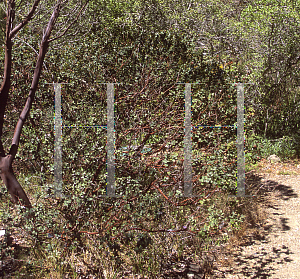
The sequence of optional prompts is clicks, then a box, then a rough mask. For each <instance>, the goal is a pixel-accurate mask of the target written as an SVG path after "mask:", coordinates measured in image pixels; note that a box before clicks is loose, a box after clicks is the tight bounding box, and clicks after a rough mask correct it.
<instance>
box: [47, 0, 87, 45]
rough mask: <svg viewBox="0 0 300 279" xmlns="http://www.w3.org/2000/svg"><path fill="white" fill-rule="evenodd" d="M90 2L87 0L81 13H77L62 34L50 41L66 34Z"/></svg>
mask: <svg viewBox="0 0 300 279" xmlns="http://www.w3.org/2000/svg"><path fill="white" fill-rule="evenodd" d="M88 3H89V0H87V2H86V3H85V4H84V5H83V7H82V8H81V9H80V11H79V13H78V14H77V16H76V18H75V20H74V21H73V22H71V23H70V24H69V26H68V27H67V28H66V29H65V31H64V32H63V33H62V34H60V35H59V36H57V37H55V38H53V39H51V40H49V43H50V42H52V41H54V40H57V39H59V38H61V37H62V36H64V35H65V34H66V32H67V31H68V30H69V29H70V27H71V26H72V25H73V24H74V23H75V22H76V21H77V20H78V18H79V16H80V14H81V12H82V11H83V10H84V8H85V7H86V5H87V4H88Z"/></svg>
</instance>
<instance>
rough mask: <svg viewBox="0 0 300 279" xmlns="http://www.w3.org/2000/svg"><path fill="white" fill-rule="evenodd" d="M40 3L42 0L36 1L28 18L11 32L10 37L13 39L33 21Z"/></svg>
mask: <svg viewBox="0 0 300 279" xmlns="http://www.w3.org/2000/svg"><path fill="white" fill-rule="evenodd" d="M39 2H40V0H35V2H34V3H33V5H32V8H31V10H30V12H29V13H28V15H27V16H26V18H25V19H24V20H23V21H22V22H21V23H20V24H19V25H18V26H16V27H15V28H14V29H13V30H12V31H11V32H10V34H9V35H10V38H11V39H12V38H13V37H14V36H15V35H16V34H17V33H18V32H19V31H20V30H21V29H22V28H23V27H24V26H25V25H26V24H27V23H28V22H29V21H30V20H31V19H32V17H33V15H34V12H35V10H36V8H37V6H38V4H39Z"/></svg>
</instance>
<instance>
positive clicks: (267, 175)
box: [214, 160, 300, 279]
mask: <svg viewBox="0 0 300 279" xmlns="http://www.w3.org/2000/svg"><path fill="white" fill-rule="evenodd" d="M246 185H247V186H249V188H250V189H251V193H253V192H254V193H256V195H255V196H254V197H253V198H252V197H251V198H243V199H252V202H251V201H250V200H248V201H244V202H248V203H249V210H248V211H247V212H246V215H247V222H245V224H244V228H243V229H242V230H241V231H240V232H239V233H238V234H236V235H234V236H232V237H231V239H230V241H229V244H228V245H227V246H226V247H225V249H224V251H223V252H221V253H220V254H219V257H218V261H217V263H216V265H215V270H214V278H272V279H277V278H278V279H281V278H285V279H296V278H300V229H299V227H300V214H299V212H300V162H299V161H289V162H284V163H280V162H279V163H273V164H272V163H270V162H268V161H266V160H263V161H261V162H260V163H259V165H258V168H257V169H256V170H255V171H251V172H250V173H248V174H247V175H246ZM246 189H247V188H246Z"/></svg>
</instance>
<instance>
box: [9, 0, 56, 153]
mask: <svg viewBox="0 0 300 279" xmlns="http://www.w3.org/2000/svg"><path fill="white" fill-rule="evenodd" d="M59 2H60V1H59ZM60 7H61V5H60V3H58V4H57V5H56V7H55V8H54V11H53V13H52V16H51V18H50V20H49V22H48V26H47V29H46V32H45V34H44V36H43V38H42V41H41V45H40V50H39V56H38V60H37V63H36V67H35V70H34V75H33V79H32V83H31V88H30V92H29V96H28V98H27V101H26V104H25V106H24V109H23V111H22V113H21V115H20V118H19V120H18V122H17V125H16V129H15V133H14V137H13V140H12V146H11V149H10V151H9V153H10V154H11V155H12V156H13V158H14V156H15V155H16V153H17V149H18V145H19V141H20V136H21V132H22V128H23V125H24V122H25V120H26V118H27V117H28V115H29V112H30V109H31V106H32V103H33V100H34V96H35V92H36V90H37V86H38V82H39V79H40V75H41V72H42V68H43V62H44V58H45V55H46V53H47V50H48V46H49V37H50V35H51V31H52V30H53V27H54V25H55V22H56V19H57V18H58V16H59V11H60Z"/></svg>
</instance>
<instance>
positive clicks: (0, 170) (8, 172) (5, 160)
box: [0, 154, 32, 208]
mask: <svg viewBox="0 0 300 279" xmlns="http://www.w3.org/2000/svg"><path fill="white" fill-rule="evenodd" d="M12 162H13V156H12V155H11V154H8V155H7V156H5V157H0V176H1V178H2V180H3V182H4V184H5V186H6V188H7V190H8V192H9V194H10V195H11V197H12V201H13V202H14V203H19V204H22V205H24V206H26V207H28V208H30V207H32V206H31V203H30V201H29V199H28V197H27V195H26V194H25V192H24V190H23V188H22V187H21V185H20V183H19V182H18V180H17V179H16V177H15V175H14V172H13V169H12ZM21 200H22V201H21Z"/></svg>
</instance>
